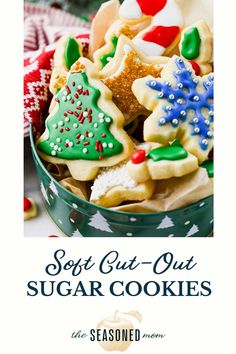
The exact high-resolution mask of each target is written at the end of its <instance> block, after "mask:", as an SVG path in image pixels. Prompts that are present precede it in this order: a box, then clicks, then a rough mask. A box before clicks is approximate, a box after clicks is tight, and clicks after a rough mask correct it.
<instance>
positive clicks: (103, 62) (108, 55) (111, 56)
mask: <svg viewBox="0 0 236 354" xmlns="http://www.w3.org/2000/svg"><path fill="white" fill-rule="evenodd" d="M111 42H112V45H113V49H112V51H111V52H110V53H108V54H104V55H102V56H101V58H100V60H101V63H102V67H103V68H104V66H106V65H107V63H108V62H109V61H108V60H107V59H108V58H113V57H114V55H115V53H116V47H117V42H118V38H117V37H113V38H112V40H111Z"/></svg>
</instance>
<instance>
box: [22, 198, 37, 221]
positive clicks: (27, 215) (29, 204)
mask: <svg viewBox="0 0 236 354" xmlns="http://www.w3.org/2000/svg"><path fill="white" fill-rule="evenodd" d="M36 216H37V206H36V203H35V201H34V200H33V198H29V197H24V220H25V221H26V220H30V219H33V218H35V217H36Z"/></svg>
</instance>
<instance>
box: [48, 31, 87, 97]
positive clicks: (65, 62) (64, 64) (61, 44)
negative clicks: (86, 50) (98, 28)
mask: <svg viewBox="0 0 236 354" xmlns="http://www.w3.org/2000/svg"><path fill="white" fill-rule="evenodd" d="M82 50H83V48H82V45H81V43H80V41H79V40H78V39H77V38H76V37H74V36H73V35H72V34H67V35H65V36H63V37H61V38H60V39H59V41H58V42H57V45H56V50H55V53H54V68H53V71H52V76H51V80H50V91H51V93H52V94H53V95H55V93H57V92H58V91H59V90H60V89H61V88H62V87H63V86H64V85H65V83H66V75H67V72H68V71H69V70H70V68H71V66H72V65H73V64H74V63H75V62H76V61H77V60H78V59H79V58H80V57H82V56H83V54H82Z"/></svg>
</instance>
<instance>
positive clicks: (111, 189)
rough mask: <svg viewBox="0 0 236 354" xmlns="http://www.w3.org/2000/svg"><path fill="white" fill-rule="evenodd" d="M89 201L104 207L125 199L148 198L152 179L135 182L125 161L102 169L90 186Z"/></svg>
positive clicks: (150, 192)
mask: <svg viewBox="0 0 236 354" xmlns="http://www.w3.org/2000/svg"><path fill="white" fill-rule="evenodd" d="M91 189H92V193H91V196H90V201H91V202H92V203H95V204H98V205H102V206H104V207H107V208H109V207H115V206H117V205H119V204H121V203H123V202H125V201H130V200H136V201H142V200H145V199H149V198H150V197H151V196H152V194H153V192H154V189H155V182H154V181H151V180H149V181H147V182H144V183H136V182H135V181H134V180H133V179H132V178H130V176H129V175H128V173H127V169H126V162H123V163H120V164H119V165H117V166H114V167H110V168H104V169H102V170H101V171H100V172H99V174H98V175H97V178H96V179H95V181H94V184H93V186H92V187H91Z"/></svg>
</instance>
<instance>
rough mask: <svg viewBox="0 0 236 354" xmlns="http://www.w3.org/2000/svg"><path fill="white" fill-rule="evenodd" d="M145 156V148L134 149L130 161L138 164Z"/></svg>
mask: <svg viewBox="0 0 236 354" xmlns="http://www.w3.org/2000/svg"><path fill="white" fill-rule="evenodd" d="M145 158H146V151H145V150H142V149H140V150H136V151H135V152H133V154H132V155H131V161H132V162H133V163H134V164H139V163H141V162H143V161H144V160H145Z"/></svg>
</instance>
